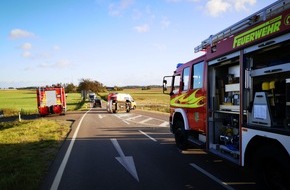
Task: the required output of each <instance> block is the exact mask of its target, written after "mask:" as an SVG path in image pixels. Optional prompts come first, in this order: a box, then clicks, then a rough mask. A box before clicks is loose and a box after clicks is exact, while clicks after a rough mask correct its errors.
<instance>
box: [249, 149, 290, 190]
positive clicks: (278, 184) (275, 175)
mask: <svg viewBox="0 0 290 190" xmlns="http://www.w3.org/2000/svg"><path fill="white" fill-rule="evenodd" d="M255 155H256V156H255V158H254V171H255V176H256V181H257V186H258V189H263V190H267V189H268V190H270V189H275V190H286V189H290V181H289V180H290V163H289V156H288V157H287V154H285V152H283V151H282V150H280V149H279V147H276V146H269V147H262V148H260V149H259V150H257V152H256V154H255Z"/></svg>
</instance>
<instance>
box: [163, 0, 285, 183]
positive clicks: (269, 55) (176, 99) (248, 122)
mask: <svg viewBox="0 0 290 190" xmlns="http://www.w3.org/2000/svg"><path fill="white" fill-rule="evenodd" d="M199 51H204V52H205V54H204V55H202V56H201V57H198V58H196V59H194V60H191V61H189V62H187V63H184V64H178V67H177V68H176V70H175V71H174V73H173V75H172V76H165V77H164V78H163V83H164V85H163V89H164V92H167V91H166V90H167V85H169V86H170V87H169V89H170V91H169V94H170V119H169V120H170V129H171V131H172V132H173V134H174V135H175V141H176V144H177V146H178V147H179V148H180V149H186V148H187V147H188V143H189V142H192V143H195V144H198V145H200V146H203V147H204V148H205V149H206V150H208V151H209V152H212V153H214V154H216V155H218V156H220V157H223V158H224V159H227V160H230V161H232V162H234V163H236V164H239V165H241V166H247V167H249V168H252V169H254V171H255V172H256V176H257V183H258V186H259V188H261V189H290V0H279V1H276V2H275V3H273V4H271V5H269V6H267V7H265V8H264V9H262V10H260V11H258V12H256V13H254V14H252V15H250V16H249V17H247V18H245V19H243V20H241V21H240V22H238V23H236V24H234V25H232V26H230V27H228V28H226V29H225V30H223V31H221V32H219V33H217V34H215V35H211V36H210V37H209V38H208V39H206V40H204V41H203V42H202V43H201V44H200V45H199V46H197V47H196V48H195V52H199ZM169 81H171V82H170V83H169Z"/></svg>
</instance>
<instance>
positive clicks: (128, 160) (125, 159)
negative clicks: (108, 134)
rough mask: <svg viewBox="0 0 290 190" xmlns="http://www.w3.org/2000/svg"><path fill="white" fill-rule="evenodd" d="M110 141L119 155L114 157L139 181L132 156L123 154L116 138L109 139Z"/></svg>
mask: <svg viewBox="0 0 290 190" xmlns="http://www.w3.org/2000/svg"><path fill="white" fill-rule="evenodd" d="M111 142H112V143H113V145H114V147H115V149H116V150H117V152H118V153H119V156H120V157H115V158H116V159H117V160H118V161H119V162H120V164H122V165H123V166H124V168H126V170H127V171H128V172H129V173H130V174H131V175H132V176H133V177H134V178H135V179H136V180H137V181H138V182H139V178H138V174H137V171H136V167H135V164H134V160H133V157H132V156H125V154H124V153H123V151H122V149H121V147H120V145H119V143H118V141H117V139H111Z"/></svg>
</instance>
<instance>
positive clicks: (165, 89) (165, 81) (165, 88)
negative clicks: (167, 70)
mask: <svg viewBox="0 0 290 190" xmlns="http://www.w3.org/2000/svg"><path fill="white" fill-rule="evenodd" d="M165 91H167V80H165V79H164V80H163V93H164V92H165Z"/></svg>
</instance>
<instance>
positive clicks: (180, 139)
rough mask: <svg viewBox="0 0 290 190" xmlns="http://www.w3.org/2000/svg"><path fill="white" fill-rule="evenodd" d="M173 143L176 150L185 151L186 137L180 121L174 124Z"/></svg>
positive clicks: (186, 145) (186, 146)
mask: <svg viewBox="0 0 290 190" xmlns="http://www.w3.org/2000/svg"><path fill="white" fill-rule="evenodd" d="M174 125H175V127H176V128H175V129H176V130H175V133H174V137H175V143H176V146H177V148H178V149H180V150H186V149H187V148H188V135H187V133H186V131H185V130H184V123H183V121H182V120H177V121H176V122H175V124H174Z"/></svg>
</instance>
